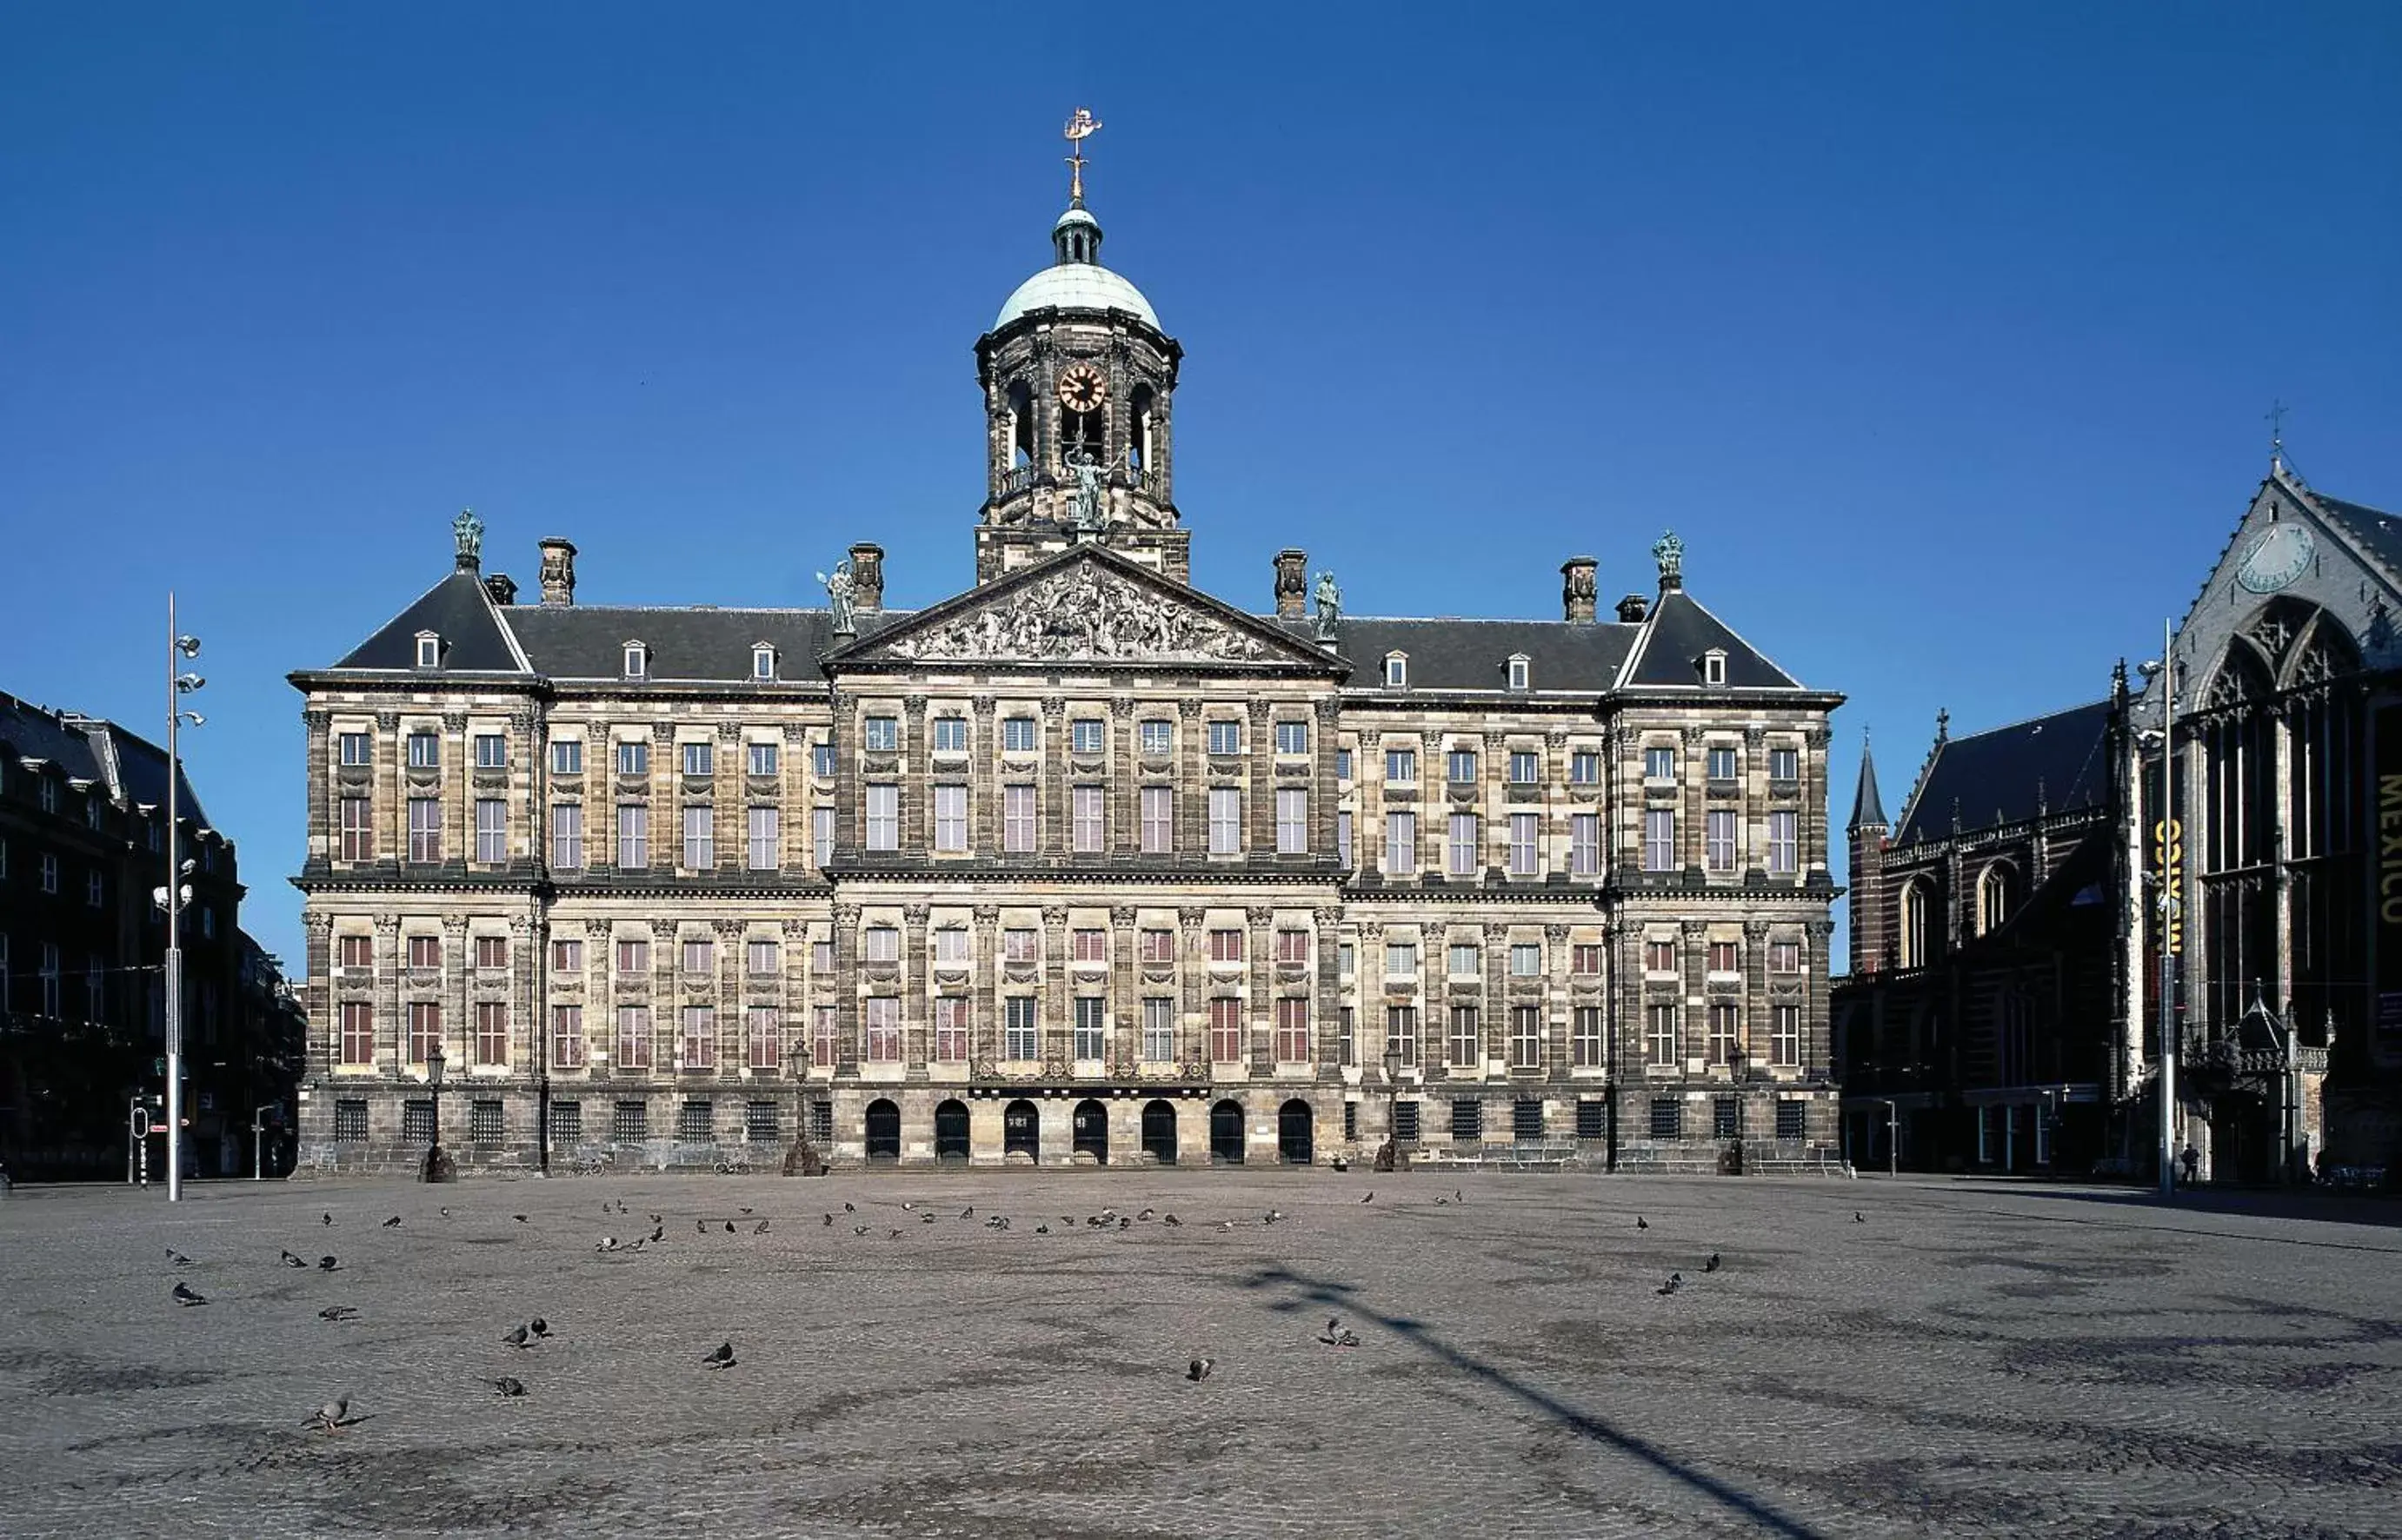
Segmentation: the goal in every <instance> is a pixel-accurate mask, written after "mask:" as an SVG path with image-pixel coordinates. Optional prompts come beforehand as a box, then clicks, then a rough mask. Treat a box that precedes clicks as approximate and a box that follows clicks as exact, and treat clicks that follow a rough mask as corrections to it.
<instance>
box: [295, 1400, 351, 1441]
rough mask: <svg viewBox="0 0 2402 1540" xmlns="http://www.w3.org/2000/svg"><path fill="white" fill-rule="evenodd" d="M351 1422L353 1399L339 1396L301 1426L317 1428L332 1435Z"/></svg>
mask: <svg viewBox="0 0 2402 1540" xmlns="http://www.w3.org/2000/svg"><path fill="white" fill-rule="evenodd" d="M350 1420H351V1398H350V1397H349V1396H335V1397H334V1398H333V1399H332V1400H330V1401H328V1402H326V1403H325V1404H324V1406H322V1407H319V1408H318V1409H317V1414H316V1415H315V1416H314V1417H311V1418H310V1419H309V1420H308V1421H307V1422H305V1423H301V1424H300V1425H301V1426H302V1427H304V1428H316V1429H319V1430H320V1431H322V1432H325V1433H332V1432H333V1431H335V1430H336V1429H337V1428H339V1427H340V1426H341V1425H342V1424H343V1423H347V1422H349V1421H350Z"/></svg>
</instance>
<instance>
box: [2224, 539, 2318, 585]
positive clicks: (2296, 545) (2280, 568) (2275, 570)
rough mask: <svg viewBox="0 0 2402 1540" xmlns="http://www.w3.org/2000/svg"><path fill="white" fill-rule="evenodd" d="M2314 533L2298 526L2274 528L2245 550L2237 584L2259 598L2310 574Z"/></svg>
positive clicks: (2236, 574) (2239, 565) (2238, 570)
mask: <svg viewBox="0 0 2402 1540" xmlns="http://www.w3.org/2000/svg"><path fill="white" fill-rule="evenodd" d="M2311 553H2312V544H2311V532H2310V531H2309V530H2308V529H2303V528H2302V527H2301V526H2300V525H2298V524H2271V526H2269V527H2268V528H2267V529H2263V530H2261V531H2260V532H2259V534H2257V536H2255V537H2253V541H2252V543H2251V545H2249V546H2248V547H2246V548H2245V550H2244V552H2243V560H2242V561H2240V562H2238V563H2237V564H2236V567H2235V581H2236V582H2238V583H2240V584H2243V586H2244V587H2245V588H2247V589H2249V590H2251V591H2252V592H2253V593H2256V594H2273V593H2275V592H2276V591H2277V590H2278V589H2280V588H2283V587H2285V585H2286V584H2289V583H2291V582H2293V581H2294V580H2295V579H2296V578H2298V577H2300V576H2301V575H2302V574H2303V573H2304V572H2305V571H2309V570H2310V565H2311Z"/></svg>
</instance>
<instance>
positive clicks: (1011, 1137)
mask: <svg viewBox="0 0 2402 1540" xmlns="http://www.w3.org/2000/svg"><path fill="white" fill-rule="evenodd" d="M1001 1155H1002V1156H1003V1157H1004V1158H1006V1157H1008V1156H1012V1155H1023V1156H1025V1157H1026V1158H1027V1159H1028V1160H1029V1161H1033V1162H1041V1161H1042V1114H1041V1113H1039V1112H1037V1111H1035V1110H1034V1104H1033V1103H1032V1102H1029V1101H1027V1100H1024V1099H1023V1098H1020V1099H1019V1100H1017V1101H1014V1102H1012V1103H1010V1104H1009V1105H1008V1106H1007V1107H1003V1108H1001Z"/></svg>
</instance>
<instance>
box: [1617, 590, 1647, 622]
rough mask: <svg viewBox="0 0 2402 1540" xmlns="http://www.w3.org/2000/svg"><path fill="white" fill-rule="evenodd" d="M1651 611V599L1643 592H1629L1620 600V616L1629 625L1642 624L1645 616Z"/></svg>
mask: <svg viewBox="0 0 2402 1540" xmlns="http://www.w3.org/2000/svg"><path fill="white" fill-rule="evenodd" d="M1650 612H1651V601H1650V599H1648V598H1644V597H1643V596H1642V595H1641V594H1629V595H1627V596H1626V597H1625V598H1622V599H1620V600H1619V601H1618V618H1619V619H1621V620H1622V621H1624V622H1625V623H1626V624H1627V625H1629V626H1640V625H1642V624H1643V617H1644V616H1645V615H1648V614H1650Z"/></svg>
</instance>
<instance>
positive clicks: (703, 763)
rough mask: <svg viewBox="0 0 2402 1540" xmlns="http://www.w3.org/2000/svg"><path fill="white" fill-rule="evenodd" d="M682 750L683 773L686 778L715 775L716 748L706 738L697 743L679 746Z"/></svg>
mask: <svg viewBox="0 0 2402 1540" xmlns="http://www.w3.org/2000/svg"><path fill="white" fill-rule="evenodd" d="M679 747H680V748H681V749H683V773H684V774H685V775H687V776H713V775H715V774H716V773H717V749H716V746H715V745H713V744H711V743H710V742H709V741H708V740H707V739H706V738H704V739H702V740H700V741H699V742H697V743H686V744H682V745H679Z"/></svg>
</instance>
